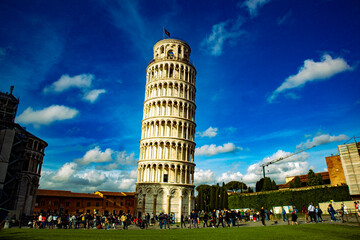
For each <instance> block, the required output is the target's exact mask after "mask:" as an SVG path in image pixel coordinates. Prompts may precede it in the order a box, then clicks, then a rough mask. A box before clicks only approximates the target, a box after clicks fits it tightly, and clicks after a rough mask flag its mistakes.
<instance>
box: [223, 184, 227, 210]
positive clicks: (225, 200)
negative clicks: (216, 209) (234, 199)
mask: <svg viewBox="0 0 360 240" xmlns="http://www.w3.org/2000/svg"><path fill="white" fill-rule="evenodd" d="M223 208H226V209H228V194H227V192H226V190H225V189H224V197H223Z"/></svg>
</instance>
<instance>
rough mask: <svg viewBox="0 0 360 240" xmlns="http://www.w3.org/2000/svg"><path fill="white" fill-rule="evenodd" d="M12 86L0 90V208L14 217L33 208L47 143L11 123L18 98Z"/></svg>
mask: <svg viewBox="0 0 360 240" xmlns="http://www.w3.org/2000/svg"><path fill="white" fill-rule="evenodd" d="M13 89H14V87H11V89H10V93H2V92H0V208H3V209H6V210H8V211H9V212H10V214H11V216H12V217H14V216H16V218H18V217H19V216H22V215H27V216H29V215H31V214H32V213H33V211H34V206H35V200H36V193H37V189H38V187H39V180H40V174H41V166H42V163H43V159H44V156H45V148H46V147H47V146H48V144H47V143H46V142H45V141H44V140H42V139H40V138H38V137H36V136H34V135H33V134H31V133H30V132H28V131H26V129H25V128H24V127H22V126H20V125H19V124H17V123H15V116H16V111H17V107H18V104H19V99H17V98H15V97H14V95H13V94H12V93H13Z"/></svg>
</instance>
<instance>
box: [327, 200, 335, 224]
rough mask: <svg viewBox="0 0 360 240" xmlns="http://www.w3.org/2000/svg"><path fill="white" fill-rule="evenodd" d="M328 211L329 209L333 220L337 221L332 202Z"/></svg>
mask: <svg viewBox="0 0 360 240" xmlns="http://www.w3.org/2000/svg"><path fill="white" fill-rule="evenodd" d="M327 211H328V213H329V214H330V217H331V221H336V218H335V210H334V208H333V206H332V204H331V203H330V204H329V206H328V209H327Z"/></svg>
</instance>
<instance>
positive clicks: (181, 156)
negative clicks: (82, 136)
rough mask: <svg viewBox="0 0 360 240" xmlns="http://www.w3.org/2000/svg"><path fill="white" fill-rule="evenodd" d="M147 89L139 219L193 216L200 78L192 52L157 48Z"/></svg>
mask: <svg viewBox="0 0 360 240" xmlns="http://www.w3.org/2000/svg"><path fill="white" fill-rule="evenodd" d="M153 50H154V59H153V60H151V61H150V63H149V65H148V67H147V69H146V86H145V101H144V104H143V105H144V116H143V120H142V136H141V140H140V158H139V161H138V179H137V183H136V203H135V211H136V215H137V216H139V215H144V214H146V213H149V214H150V215H151V213H154V214H159V212H164V213H175V217H176V219H177V220H178V219H180V216H181V214H184V216H186V215H189V214H190V211H191V210H192V209H193V207H194V169H195V163H194V152H195V142H194V137H195V127H196V124H195V109H196V105H195V92H196V88H195V76H196V70H195V67H194V65H193V64H192V63H191V62H190V52H191V49H190V46H189V45H188V44H187V43H186V42H184V41H181V40H177V39H163V40H161V41H159V42H157V43H156V44H155V46H154V48H153Z"/></svg>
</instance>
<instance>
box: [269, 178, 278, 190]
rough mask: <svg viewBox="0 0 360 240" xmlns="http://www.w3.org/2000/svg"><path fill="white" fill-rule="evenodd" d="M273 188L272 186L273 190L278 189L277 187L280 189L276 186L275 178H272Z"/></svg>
mask: <svg viewBox="0 0 360 240" xmlns="http://www.w3.org/2000/svg"><path fill="white" fill-rule="evenodd" d="M271 188H272V190H277V189H278V187H277V186H276V182H275V180H272V182H271Z"/></svg>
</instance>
